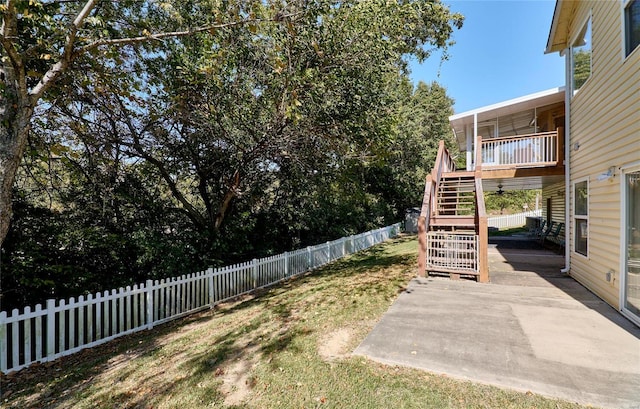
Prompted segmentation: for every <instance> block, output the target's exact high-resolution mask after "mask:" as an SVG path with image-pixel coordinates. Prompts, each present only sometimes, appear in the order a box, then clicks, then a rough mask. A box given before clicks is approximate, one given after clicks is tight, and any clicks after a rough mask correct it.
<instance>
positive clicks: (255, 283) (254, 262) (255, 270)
mask: <svg viewBox="0 0 640 409" xmlns="http://www.w3.org/2000/svg"><path fill="white" fill-rule="evenodd" d="M251 264H252V268H253V289H254V290H255V289H257V288H258V260H257V259H255V258H254V259H253V260H251Z"/></svg>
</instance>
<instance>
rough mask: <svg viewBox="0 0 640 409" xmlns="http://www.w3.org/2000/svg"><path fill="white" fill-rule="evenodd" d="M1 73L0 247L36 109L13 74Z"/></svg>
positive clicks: (5, 71) (8, 221)
mask: <svg viewBox="0 0 640 409" xmlns="http://www.w3.org/2000/svg"><path fill="white" fill-rule="evenodd" d="M0 71H2V72H1V74H2V77H4V80H5V81H4V82H5V89H4V92H3V95H0V247H1V246H2V244H3V243H4V239H5V238H6V237H7V233H8V232H9V224H10V223H11V217H12V215H13V212H12V199H11V198H12V190H13V183H14V181H15V178H16V172H17V171H18V167H19V166H20V162H21V160H22V155H23V154H24V149H25V146H26V144H27V135H28V134H29V129H30V127H31V117H32V116H33V107H32V106H31V105H30V102H29V95H28V94H27V95H21V94H20V93H19V91H18V89H17V87H16V81H15V80H14V79H13V76H12V75H11V74H12V72H11V70H7V69H4V70H0Z"/></svg>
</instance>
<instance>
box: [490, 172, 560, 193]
mask: <svg viewBox="0 0 640 409" xmlns="http://www.w3.org/2000/svg"><path fill="white" fill-rule="evenodd" d="M563 181H564V176H563V175H545V176H531V177H517V178H516V177H511V178H509V177H505V178H496V179H485V178H483V179H482V190H484V191H485V192H495V191H497V190H498V186H499V185H500V186H502V190H504V191H505V192H508V191H512V190H530V189H542V188H543V187H547V186H550V185H553V184H555V183H560V182H563Z"/></svg>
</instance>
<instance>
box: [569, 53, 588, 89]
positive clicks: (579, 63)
mask: <svg viewBox="0 0 640 409" xmlns="http://www.w3.org/2000/svg"><path fill="white" fill-rule="evenodd" d="M590 76H591V50H588V49H587V50H579V51H576V52H574V53H573V88H574V90H579V89H580V88H582V85H583V84H584V83H585V82H587V79H589V77H590Z"/></svg>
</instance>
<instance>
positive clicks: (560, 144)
mask: <svg viewBox="0 0 640 409" xmlns="http://www.w3.org/2000/svg"><path fill="white" fill-rule="evenodd" d="M556 131H557V133H556V139H557V146H556V149H557V155H558V162H557V163H556V166H563V165H564V164H565V163H564V128H563V127H558V128H557V129H556Z"/></svg>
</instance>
